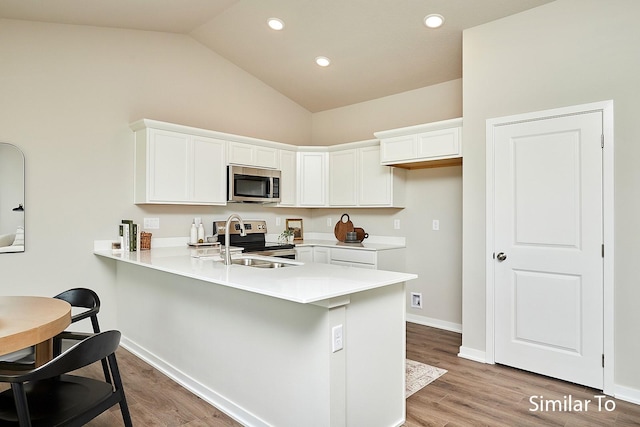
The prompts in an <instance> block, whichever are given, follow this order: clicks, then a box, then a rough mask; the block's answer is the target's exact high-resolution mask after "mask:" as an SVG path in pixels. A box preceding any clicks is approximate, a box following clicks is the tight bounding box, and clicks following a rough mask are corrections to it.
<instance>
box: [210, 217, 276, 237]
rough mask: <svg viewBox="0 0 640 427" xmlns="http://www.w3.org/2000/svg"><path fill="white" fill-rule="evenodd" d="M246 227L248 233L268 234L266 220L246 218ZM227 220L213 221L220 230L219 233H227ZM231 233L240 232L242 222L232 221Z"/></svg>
mask: <svg viewBox="0 0 640 427" xmlns="http://www.w3.org/2000/svg"><path fill="white" fill-rule="evenodd" d="M243 222H244V229H245V231H246V232H247V234H256V233H260V234H267V222H266V221H264V220H245V221H243ZM226 224H227V221H215V222H214V223H213V225H214V228H215V229H216V230H217V231H218V234H224V233H225V226H226ZM229 234H240V222H238V221H231V230H229Z"/></svg>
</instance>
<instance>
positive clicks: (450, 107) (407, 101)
mask: <svg viewBox="0 0 640 427" xmlns="http://www.w3.org/2000/svg"><path fill="white" fill-rule="evenodd" d="M461 114H462V79H457V80H451V81H449V82H445V83H440V84H437V85H433V86H427V87H423V88H420V89H416V90H411V91H407V92H402V93H399V94H395V95H390V96H385V97H384V98H379V99H374V100H372V101H367V102H361V103H358V104H353V105H348V106H346V107H341V108H335V109H333V110H327V111H322V112H319V113H314V114H313V119H312V126H313V127H312V129H313V132H312V143H313V145H334V144H340V143H343V142H353V141H362V140H365V139H372V138H374V136H373V132H376V131H381V130H388V129H395V128H401V127H405V126H411V125H419V124H423V123H431V122H437V121H439V120H446V119H453V118H457V117H460V116H461Z"/></svg>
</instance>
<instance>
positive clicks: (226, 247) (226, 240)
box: [224, 213, 247, 265]
mask: <svg viewBox="0 0 640 427" xmlns="http://www.w3.org/2000/svg"><path fill="white" fill-rule="evenodd" d="M234 218H235V219H237V220H238V222H239V223H240V235H241V236H243V237H244V236H246V235H247V231H246V230H245V228H244V221H242V218H240V215H238V214H237V213H232V214H231V215H229V218H227V224H226V225H225V226H224V265H230V264H231V251H230V250H229V227H231V220H233V219H234Z"/></svg>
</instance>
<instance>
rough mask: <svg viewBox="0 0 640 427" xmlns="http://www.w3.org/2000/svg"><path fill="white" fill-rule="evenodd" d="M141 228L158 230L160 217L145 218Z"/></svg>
mask: <svg viewBox="0 0 640 427" xmlns="http://www.w3.org/2000/svg"><path fill="white" fill-rule="evenodd" d="M142 228H144V229H145V230H158V229H159V228H160V218H145V219H144V221H143V226H142Z"/></svg>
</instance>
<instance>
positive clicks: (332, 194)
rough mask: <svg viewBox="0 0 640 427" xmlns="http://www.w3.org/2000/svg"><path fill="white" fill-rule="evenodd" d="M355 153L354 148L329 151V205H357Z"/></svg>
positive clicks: (356, 158) (356, 164)
mask: <svg viewBox="0 0 640 427" xmlns="http://www.w3.org/2000/svg"><path fill="white" fill-rule="evenodd" d="M357 154H358V152H357V150H356V149H350V150H340V151H331V152H329V205H331V206H356V205H357V203H358V197H357V196H358V194H357V193H358V157H357Z"/></svg>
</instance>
